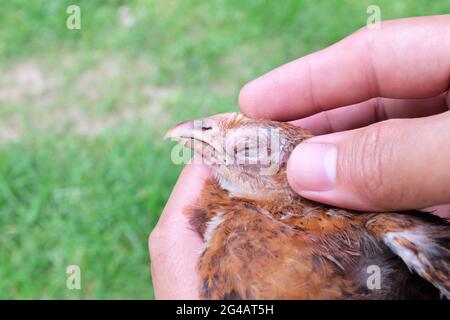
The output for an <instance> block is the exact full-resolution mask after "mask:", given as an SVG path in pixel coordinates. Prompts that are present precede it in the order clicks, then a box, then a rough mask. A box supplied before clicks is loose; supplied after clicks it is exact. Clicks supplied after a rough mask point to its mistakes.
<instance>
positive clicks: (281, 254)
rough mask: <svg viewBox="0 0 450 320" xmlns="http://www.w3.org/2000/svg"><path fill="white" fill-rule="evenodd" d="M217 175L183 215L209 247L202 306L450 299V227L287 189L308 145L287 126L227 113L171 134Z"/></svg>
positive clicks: (203, 263) (430, 218) (304, 135)
mask: <svg viewBox="0 0 450 320" xmlns="http://www.w3.org/2000/svg"><path fill="white" fill-rule="evenodd" d="M166 137H167V138H171V139H173V140H175V141H176V142H178V143H179V144H181V145H183V146H185V147H188V148H190V149H192V150H194V151H195V152H196V153H198V154H199V155H201V157H202V159H203V160H204V162H205V163H207V164H208V165H209V166H210V167H211V169H212V172H213V173H214V177H213V178H212V179H211V180H209V181H207V182H206V183H205V186H204V188H203V190H202V193H201V196H200V197H199V199H198V200H197V203H195V204H193V205H192V206H191V207H189V208H188V209H187V212H186V214H188V215H189V217H190V223H191V225H192V227H193V228H194V229H195V230H196V231H197V232H198V233H199V234H200V236H201V237H202V238H203V240H204V249H203V252H202V254H201V258H200V261H199V265H198V268H199V274H200V279H201V283H200V284H199V294H200V297H201V298H203V299H439V298H442V297H446V298H448V297H450V223H448V222H447V221H446V220H444V219H442V218H439V217H437V216H434V215H432V214H430V213H422V212H419V211H408V212H395V213H363V212H355V211H351V210H344V209H340V208H336V207H332V206H328V205H323V204H320V203H316V202H313V201H310V200H307V199H304V198H302V197H300V196H299V195H298V194H296V193H295V192H294V191H293V190H292V189H291V188H290V187H289V185H288V182H287V177H286V162H287V159H288V157H289V155H290V153H291V151H292V150H293V149H294V148H295V146H296V145H298V144H299V143H302V141H303V140H305V139H308V138H309V137H311V134H310V133H309V132H307V131H306V130H303V129H301V128H298V127H295V126H293V125H291V124H288V123H282V122H276V121H269V120H254V119H250V118H247V117H245V116H243V115H241V114H238V113H225V114H219V115H214V116H211V117H208V118H204V119H200V120H194V121H191V122H183V123H180V124H178V125H177V126H175V127H173V128H172V129H170V130H169V132H168V133H167V134H166Z"/></svg>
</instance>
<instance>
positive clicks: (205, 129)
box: [202, 126, 212, 131]
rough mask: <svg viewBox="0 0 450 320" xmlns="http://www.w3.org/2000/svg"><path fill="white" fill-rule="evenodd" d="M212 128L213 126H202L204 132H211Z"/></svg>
mask: <svg viewBox="0 0 450 320" xmlns="http://www.w3.org/2000/svg"><path fill="white" fill-rule="evenodd" d="M211 129H212V127H211V126H202V131H208V130H211Z"/></svg>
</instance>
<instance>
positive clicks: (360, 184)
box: [287, 111, 450, 211]
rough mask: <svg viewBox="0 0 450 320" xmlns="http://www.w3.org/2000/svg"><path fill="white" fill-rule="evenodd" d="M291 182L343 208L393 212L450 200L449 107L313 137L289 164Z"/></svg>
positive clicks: (307, 195)
mask: <svg viewBox="0 0 450 320" xmlns="http://www.w3.org/2000/svg"><path fill="white" fill-rule="evenodd" d="M287 175H288V181H289V184H290V185H291V187H292V188H293V189H294V190H295V191H296V192H297V193H299V194H300V195H301V196H303V197H305V198H309V199H311V200H315V201H318V202H323V203H327V204H331V205H335V206H338V207H344V208H350V209H356V210H365V211H391V210H404V209H420V208H425V207H428V206H433V205H438V204H444V203H450V111H449V112H446V113H442V114H440V115H436V116H432V117H427V118H420V119H408V120H406V119H401V120H400V119H396V120H388V121H384V122H380V123H376V124H373V125H371V126H368V127H365V128H361V129H357V130H352V131H345V132H339V133H333V134H329V135H324V136H318V137H313V138H311V139H308V140H306V141H305V142H304V143H302V144H300V145H299V146H297V148H296V149H294V151H293V152H292V154H291V157H290V158H289V161H288V166H287Z"/></svg>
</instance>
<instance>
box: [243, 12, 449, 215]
mask: <svg viewBox="0 0 450 320" xmlns="http://www.w3.org/2000/svg"><path fill="white" fill-rule="evenodd" d="M449 86H450V15H444V16H433V17H420V18H411V19H402V20H393V21H387V22H383V23H382V24H381V28H380V29H379V30H369V29H367V28H364V29H362V30H360V31H358V32H356V33H354V34H352V35H351V36H349V37H347V38H345V39H343V40H342V41H340V42H338V43H336V44H334V45H332V46H331V47H329V48H326V49H324V50H321V51H319V52H316V53H313V54H311V55H308V56H305V57H303V58H300V59H298V60H295V61H293V62H290V63H288V64H286V65H284V66H281V67H279V68H277V69H275V70H273V71H271V72H269V73H267V74H265V75H264V76H262V77H260V78H258V79H256V80H254V81H252V82H250V83H248V84H247V85H246V86H245V87H244V88H243V89H242V91H241V93H240V97H239V101H240V105H241V109H242V111H243V113H245V114H247V115H249V116H252V117H262V118H271V119H275V120H294V123H295V124H297V125H300V126H302V127H304V128H307V129H310V130H311V131H312V132H313V133H314V134H325V135H322V136H317V137H314V138H311V139H309V140H307V141H306V142H305V143H302V144H301V145H299V146H298V147H297V148H296V149H295V150H294V151H293V153H292V155H291V157H290V159H289V162H288V169H287V173H288V180H289V183H290V185H291V186H292V188H293V189H294V190H295V191H296V192H298V193H299V194H300V195H302V196H304V197H306V198H309V199H312V200H316V201H319V202H324V203H328V204H331V205H336V206H339V207H345V208H351V209H358V210H365V211H394V210H403V209H419V208H425V207H429V206H435V205H442V204H447V203H450V112H449V111H448V110H449V107H450V94H449V92H448V89H449ZM300 118H301V120H295V119H300ZM394 118H416V119H395V120H387V119H394ZM384 120H386V121H384ZM361 127H362V128H361ZM449 213H450V210H448V207H447V210H446V209H445V207H441V211H440V214H443V215H445V214H449ZM449 215H450V214H449Z"/></svg>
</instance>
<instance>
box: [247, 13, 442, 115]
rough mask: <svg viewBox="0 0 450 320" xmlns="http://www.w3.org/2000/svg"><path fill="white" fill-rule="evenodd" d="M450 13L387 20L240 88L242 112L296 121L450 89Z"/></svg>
mask: <svg viewBox="0 0 450 320" xmlns="http://www.w3.org/2000/svg"><path fill="white" fill-rule="evenodd" d="M449 26H450V15H442V16H432V17H419V18H409V19H401V20H393V21H386V22H383V23H382V24H381V28H380V29H379V30H371V29H367V28H364V29H361V30H360V31H358V32H356V33H354V34H352V35H350V36H349V37H347V38H345V39H343V40H342V41H340V42H338V43H336V44H334V45H332V46H330V47H328V48H326V49H324V50H321V51H319V52H316V53H313V54H311V55H308V56H305V57H303V58H300V59H298V60H295V61H292V62H290V63H288V64H286V65H284V66H281V67H279V68H277V69H275V70H273V71H271V72H269V73H267V74H265V75H263V76H262V77H260V78H258V79H256V80H254V81H252V82H250V83H248V84H247V85H245V86H244V88H243V89H242V90H241V93H240V96H239V103H240V106H241V109H242V112H243V113H245V114H247V115H249V116H252V117H257V118H271V119H276V120H293V119H299V118H303V117H306V116H309V115H312V114H315V113H318V112H321V111H324V110H329V109H332V108H336V107H340V106H345V105H351V104H355V103H359V102H362V101H365V100H368V99H370V98H374V97H387V98H398V99H400V98H401V99H403V98H413V99H416V98H429V97H433V96H436V95H438V94H440V93H442V92H444V91H446V90H447V89H448V87H449V81H450V59H448V52H450V28H449Z"/></svg>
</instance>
